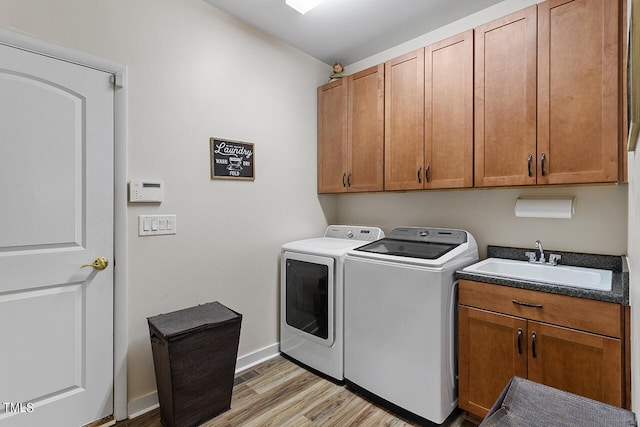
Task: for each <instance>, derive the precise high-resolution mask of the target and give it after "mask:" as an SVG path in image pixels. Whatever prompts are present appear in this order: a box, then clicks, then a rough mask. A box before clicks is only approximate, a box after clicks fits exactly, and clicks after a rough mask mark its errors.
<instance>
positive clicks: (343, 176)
mask: <svg viewBox="0 0 640 427" xmlns="http://www.w3.org/2000/svg"><path fill="white" fill-rule="evenodd" d="M346 177H347V174H346V173H343V174H342V186H343V187H346V186H347V184H346V183H345V182H344V179H345V178H346Z"/></svg>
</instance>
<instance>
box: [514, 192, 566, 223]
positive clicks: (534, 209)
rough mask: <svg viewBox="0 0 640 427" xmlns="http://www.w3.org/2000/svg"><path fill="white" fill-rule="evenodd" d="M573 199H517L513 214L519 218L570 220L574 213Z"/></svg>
mask: <svg viewBox="0 0 640 427" xmlns="http://www.w3.org/2000/svg"><path fill="white" fill-rule="evenodd" d="M575 201H576V198H575V197H546V198H544V197H518V198H517V199H516V206H515V209H514V211H515V214H516V216H517V217H521V218H563V219H570V218H572V217H573V214H574V213H576V208H575Z"/></svg>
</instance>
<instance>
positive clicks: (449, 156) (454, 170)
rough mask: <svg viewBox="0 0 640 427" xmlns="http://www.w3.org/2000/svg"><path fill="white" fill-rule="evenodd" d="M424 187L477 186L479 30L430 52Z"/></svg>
mask: <svg viewBox="0 0 640 427" xmlns="http://www.w3.org/2000/svg"><path fill="white" fill-rule="evenodd" d="M424 66H425V73H424V74H425V104H424V105H425V109H424V110H425V120H424V123H425V126H424V132H425V160H424V161H425V163H424V169H425V176H424V188H462V187H472V186H473V30H469V31H467V32H464V33H462V34H459V35H456V36H453V37H450V38H448V39H446V40H443V41H441V42H438V43H434V44H432V45H429V46H427V47H426V48H425V59H424Z"/></svg>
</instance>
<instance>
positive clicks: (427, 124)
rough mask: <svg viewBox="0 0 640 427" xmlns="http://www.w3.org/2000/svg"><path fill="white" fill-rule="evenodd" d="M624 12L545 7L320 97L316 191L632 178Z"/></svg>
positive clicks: (593, 0)
mask: <svg viewBox="0 0 640 427" xmlns="http://www.w3.org/2000/svg"><path fill="white" fill-rule="evenodd" d="M624 14H625V8H624V5H623V4H622V0H548V1H546V2H543V3H539V4H537V5H533V6H530V7H528V8H526V9H523V10H521V11H518V12H515V13H512V14H510V15H507V16H504V17H502V18H500V19H496V20H495V21H492V22H489V23H487V24H485V25H481V26H479V27H477V28H476V29H475V30H469V31H467V32H465V33H462V34H459V35H457V36H454V37H450V38H448V39H446V40H442V41H440V42H437V43H434V44H432V45H430V46H427V47H425V48H423V49H418V50H416V51H413V52H410V53H408V54H406V55H402V56H400V57H398V58H395V59H392V60H390V61H387V62H386V63H385V64H383V65H382V64H381V65H378V66H376V67H372V68H370V69H368V70H364V71H362V72H360V73H357V74H354V75H353V76H349V77H348V78H344V79H341V80H339V81H335V82H332V83H328V84H326V85H324V86H322V87H320V88H318V192H319V193H341V192H350V191H353V192H355V191H382V190H421V189H444V188H461V187H472V186H475V187H500V186H503V187H505V186H522V185H541V184H542V185H544V184H579V183H601V182H616V181H618V180H625V179H626V178H625V177H626V174H625V172H624V171H625V168H626V160H625V159H626V156H625V152H626V151H625V149H624V142H625V141H623V140H624V138H623V135H624V134H625V133H626V131H625V126H624V120H623V116H624V113H623V112H624V111H625V110H624V102H625V99H624V96H623V95H622V94H623V85H622V83H623V80H624V77H623V75H624V71H625V70H624V67H622V65H621V64H622V61H621V58H622V56H623V53H622V51H623V49H621V44H622V43H623V41H622V38H623V35H622V34H623V31H621V28H622V27H623V23H624V22H626V20H625V19H624V16H623V15H624Z"/></svg>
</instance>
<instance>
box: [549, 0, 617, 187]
mask: <svg viewBox="0 0 640 427" xmlns="http://www.w3.org/2000/svg"><path fill="white" fill-rule="evenodd" d="M619 7H620V5H619V1H618V0H550V1H546V2H544V3H540V4H539V5H538V157H539V158H540V157H541V156H542V155H543V154H544V155H545V161H544V164H543V163H542V162H540V163H539V174H538V184H567V183H579V182H608V181H617V180H618V148H619V140H620V139H619V134H618V129H619V117H620V113H619V111H618V109H619V77H618V72H619V65H618V64H619V56H618V55H619V49H618V43H619V37H620V35H619V20H620V10H619Z"/></svg>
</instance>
